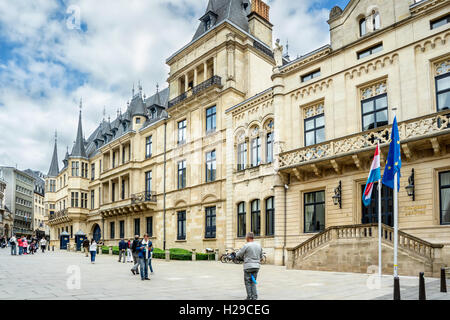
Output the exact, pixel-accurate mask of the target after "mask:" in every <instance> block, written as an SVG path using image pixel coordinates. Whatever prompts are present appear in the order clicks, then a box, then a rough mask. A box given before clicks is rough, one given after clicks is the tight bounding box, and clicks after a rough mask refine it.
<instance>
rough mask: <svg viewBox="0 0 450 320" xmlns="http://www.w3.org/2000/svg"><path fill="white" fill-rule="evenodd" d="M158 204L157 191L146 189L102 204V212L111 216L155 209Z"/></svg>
mask: <svg viewBox="0 0 450 320" xmlns="http://www.w3.org/2000/svg"><path fill="white" fill-rule="evenodd" d="M156 205H157V197H156V192H154V191H144V192H139V193H135V194H132V195H131V196H130V198H128V199H124V200H121V201H117V202H116V201H115V202H109V203H105V204H102V205H101V207H100V212H101V214H102V215H103V216H104V217H111V216H117V215H123V214H127V213H129V212H139V211H145V210H149V209H155V207H156Z"/></svg>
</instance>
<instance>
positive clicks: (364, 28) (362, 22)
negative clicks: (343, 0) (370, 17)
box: [359, 18, 367, 37]
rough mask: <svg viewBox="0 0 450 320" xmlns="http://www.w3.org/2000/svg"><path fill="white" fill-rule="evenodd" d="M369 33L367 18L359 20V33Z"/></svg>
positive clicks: (361, 34)
mask: <svg viewBox="0 0 450 320" xmlns="http://www.w3.org/2000/svg"><path fill="white" fill-rule="evenodd" d="M366 33H367V24H366V18H362V19H361V20H359V35H360V36H361V37H362V36H363V35H365V34H366Z"/></svg>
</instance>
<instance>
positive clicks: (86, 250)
mask: <svg viewBox="0 0 450 320" xmlns="http://www.w3.org/2000/svg"><path fill="white" fill-rule="evenodd" d="M90 245H91V243H90V242H89V239H88V238H86V239H84V241H83V250H84V253H85V254H86V258H87V257H88V256H89V246H90Z"/></svg>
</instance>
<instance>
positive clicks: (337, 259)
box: [287, 224, 446, 277]
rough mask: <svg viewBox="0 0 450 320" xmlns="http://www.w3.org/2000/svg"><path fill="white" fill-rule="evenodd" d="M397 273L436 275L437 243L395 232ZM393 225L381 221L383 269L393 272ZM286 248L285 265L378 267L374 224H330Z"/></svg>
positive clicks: (373, 269) (440, 262)
mask: <svg viewBox="0 0 450 320" xmlns="http://www.w3.org/2000/svg"><path fill="white" fill-rule="evenodd" d="M398 238H399V239H398V265H399V274H400V275H408V276H417V275H418V274H419V272H425V275H426V276H428V277H439V276H440V270H441V268H442V267H445V266H446V265H445V264H444V263H443V260H442V248H443V247H444V246H443V245H441V244H433V243H429V242H427V241H424V240H422V239H419V238H417V237H414V236H412V235H410V234H407V233H405V232H402V231H399V232H398ZM393 248H394V229H393V228H391V227H389V226H386V225H382V259H383V260H382V263H383V273H384V274H392V273H393ZM287 250H288V261H287V268H288V269H301V270H318V271H338V272H357V273H375V272H377V270H378V269H377V267H378V224H366V225H350V226H336V227H330V228H327V229H326V230H324V231H323V232H321V233H319V234H317V235H315V236H313V237H312V238H310V239H308V240H307V241H305V242H303V243H302V244H300V245H299V246H297V247H295V248H289V249H287Z"/></svg>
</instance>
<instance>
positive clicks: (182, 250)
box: [169, 248, 192, 254]
mask: <svg viewBox="0 0 450 320" xmlns="http://www.w3.org/2000/svg"><path fill="white" fill-rule="evenodd" d="M169 251H170V254H192V252H191V251H189V250H186V249H179V248H172V249H169Z"/></svg>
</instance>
